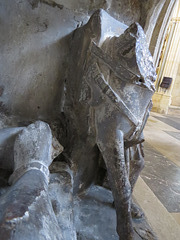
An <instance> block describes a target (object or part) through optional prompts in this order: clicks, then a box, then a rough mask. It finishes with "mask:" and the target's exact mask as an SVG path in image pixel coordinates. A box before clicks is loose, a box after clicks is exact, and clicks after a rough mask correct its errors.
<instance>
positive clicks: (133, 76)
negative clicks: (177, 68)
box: [64, 10, 156, 240]
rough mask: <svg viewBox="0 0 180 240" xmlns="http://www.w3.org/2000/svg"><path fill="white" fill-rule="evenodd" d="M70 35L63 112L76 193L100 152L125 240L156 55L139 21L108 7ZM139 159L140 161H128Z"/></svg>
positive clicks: (128, 236)
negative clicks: (122, 18) (124, 21)
mask: <svg viewBox="0 0 180 240" xmlns="http://www.w3.org/2000/svg"><path fill="white" fill-rule="evenodd" d="M71 40H72V45H71V49H70V50H71V60H70V67H69V71H68V77H67V81H66V97H65V103H64V114H65V117H66V118H67V119H68V121H67V139H68V141H67V145H66V146H65V149H66V152H67V154H68V155H69V157H70V158H71V159H72V160H73V164H72V167H73V169H74V173H75V174H74V193H80V192H81V191H83V190H85V189H86V188H87V187H88V186H89V185H90V184H91V183H92V182H93V181H94V179H95V176H96V173H97V169H98V161H97V159H98V156H99V155H100V154H101V155H102V156H103V159H104V161H105V164H106V167H107V172H108V178H109V181H110V187H111V189H112V193H113V197H114V203H115V208H116V213H117V232H118V234H119V237H120V239H121V240H130V239H133V228H132V219H131V194H132V189H133V186H134V184H135V182H136V180H137V177H138V175H139V172H140V170H141V169H142V165H143V163H142V161H143V154H142V147H141V143H142V142H143V135H142V131H143V128H144V125H145V123H146V120H147V117H148V115H149V111H150V109H151V105H152V103H151V97H152V95H153V93H154V85H153V82H154V81H155V78H156V73H155V70H154V67H153V62H152V57H151V55H150V52H149V50H148V47H147V44H146V39H145V35H144V32H143V29H142V28H141V26H140V25H139V24H138V23H134V24H132V25H131V26H130V27H129V28H127V26H125V25H124V24H122V23H120V22H118V21H117V20H115V19H113V18H112V17H110V16H109V15H108V14H107V13H106V12H104V11H103V10H99V11H97V12H95V13H94V14H93V16H92V17H91V18H90V20H89V22H88V23H87V24H86V25H85V26H83V27H81V28H79V29H77V30H76V31H75V32H74V33H73V35H72V39H71ZM129 153H130V154H129ZM130 155H131V157H130ZM131 158H132V159H131ZM136 159H137V160H138V161H139V162H134V163H133V162H129V161H130V160H134V161H135V160H136Z"/></svg>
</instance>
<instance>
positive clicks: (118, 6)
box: [0, 0, 163, 121]
mask: <svg viewBox="0 0 180 240" xmlns="http://www.w3.org/2000/svg"><path fill="white" fill-rule="evenodd" d="M154 2H155V3H156V5H157V0H153V1H150V0H149V1H139V0H131V1H126V0H118V1H117V0H106V1H104V0H96V1H91V0H85V1H79V0H68V1H66V0H41V1H39V0H29V1H28V0H25V1H21V0H6V1H1V2H0V15H1V21H2V24H1V26H0V28H1V29H0V31H1V36H0V51H1V59H0V67H1V74H0V86H1V88H3V93H2V95H1V99H0V106H2V108H1V107H0V111H4V112H5V113H7V112H9V114H10V115H11V114H13V115H16V116H18V117H19V118H20V119H21V120H33V121H34V120H36V119H42V120H44V119H45V120H48V119H50V120H51V119H54V118H56V117H57V114H58V113H59V110H60V105H61V103H62V100H63V92H64V82H65V81H66V74H65V73H66V68H67V64H68V62H69V60H68V57H71V52H69V49H68V38H67V36H68V35H69V34H70V33H72V31H73V30H75V29H76V28H78V27H79V26H82V25H84V24H85V23H86V22H87V20H88V19H89V16H90V15H91V14H92V13H93V12H94V11H95V10H97V9H99V8H102V9H104V10H107V11H108V12H109V13H110V14H111V15H112V16H113V17H115V18H116V19H117V20H119V21H121V22H123V23H124V24H126V25H130V24H131V23H133V22H140V23H142V24H143V23H144V22H145V21H146V19H148V17H149V14H150V15H151V12H153V10H154V8H155V7H156V5H155V4H154ZM162 4H163V3H162ZM162 4H161V5H162ZM58 6H59V7H58ZM156 15H158V14H156ZM147 22H148V21H147ZM147 27H148V24H147ZM147 27H146V28H147ZM152 28H153V26H151V29H152Z"/></svg>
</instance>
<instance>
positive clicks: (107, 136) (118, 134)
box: [97, 126, 133, 240]
mask: <svg viewBox="0 0 180 240" xmlns="http://www.w3.org/2000/svg"><path fill="white" fill-rule="evenodd" d="M98 130H99V131H98V132H100V134H98V137H97V143H98V146H99V148H100V150H101V152H102V155H103V158H104V160H105V164H106V167H107V171H108V177H109V181H110V186H111V189H112V193H113V197H114V203H115V208H116V214H117V232H118V234H119V237H120V239H121V240H132V239H133V228H132V219H131V186H130V183H129V178H128V174H127V170H126V164H125V156H124V139H123V132H122V131H119V130H115V131H113V132H112V126H110V131H109V133H108V131H106V133H104V131H103V128H102V129H98Z"/></svg>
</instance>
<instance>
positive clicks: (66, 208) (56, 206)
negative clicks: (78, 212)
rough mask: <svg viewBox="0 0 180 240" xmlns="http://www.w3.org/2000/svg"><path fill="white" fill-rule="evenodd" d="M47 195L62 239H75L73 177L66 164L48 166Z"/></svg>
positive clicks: (57, 163) (58, 163)
mask: <svg viewBox="0 0 180 240" xmlns="http://www.w3.org/2000/svg"><path fill="white" fill-rule="evenodd" d="M50 172H51V175H50V182H49V196H50V199H51V203H52V207H53V210H54V213H55V215H56V218H57V221H58V225H59V227H60V229H61V231H62V236H63V239H64V240H76V239H77V238H76V228H75V224H74V209H73V191H72V190H73V188H72V184H73V179H72V173H71V171H70V169H69V168H68V166H67V164H65V163H63V162H54V163H52V164H51V166H50Z"/></svg>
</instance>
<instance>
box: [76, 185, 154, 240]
mask: <svg viewBox="0 0 180 240" xmlns="http://www.w3.org/2000/svg"><path fill="white" fill-rule="evenodd" d="M112 202H113V196H112V193H111V192H110V191H109V190H106V189H104V188H102V187H98V186H93V187H91V188H90V189H89V190H88V191H87V193H86V194H84V195H83V196H81V197H80V198H79V197H78V198H76V199H75V201H74V214H75V225H76V231H77V239H78V240H109V239H111V240H118V239H119V238H118V235H117V233H116V213H115V209H114V208H113V206H112ZM133 227H134V229H135V237H134V240H142V239H143V240H145V239H146V240H157V238H156V236H155V235H154V234H153V232H152V229H151V228H150V226H149V225H148V223H147V222H146V219H145V218H144V217H143V218H142V219H140V220H135V219H134V220H133Z"/></svg>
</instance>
